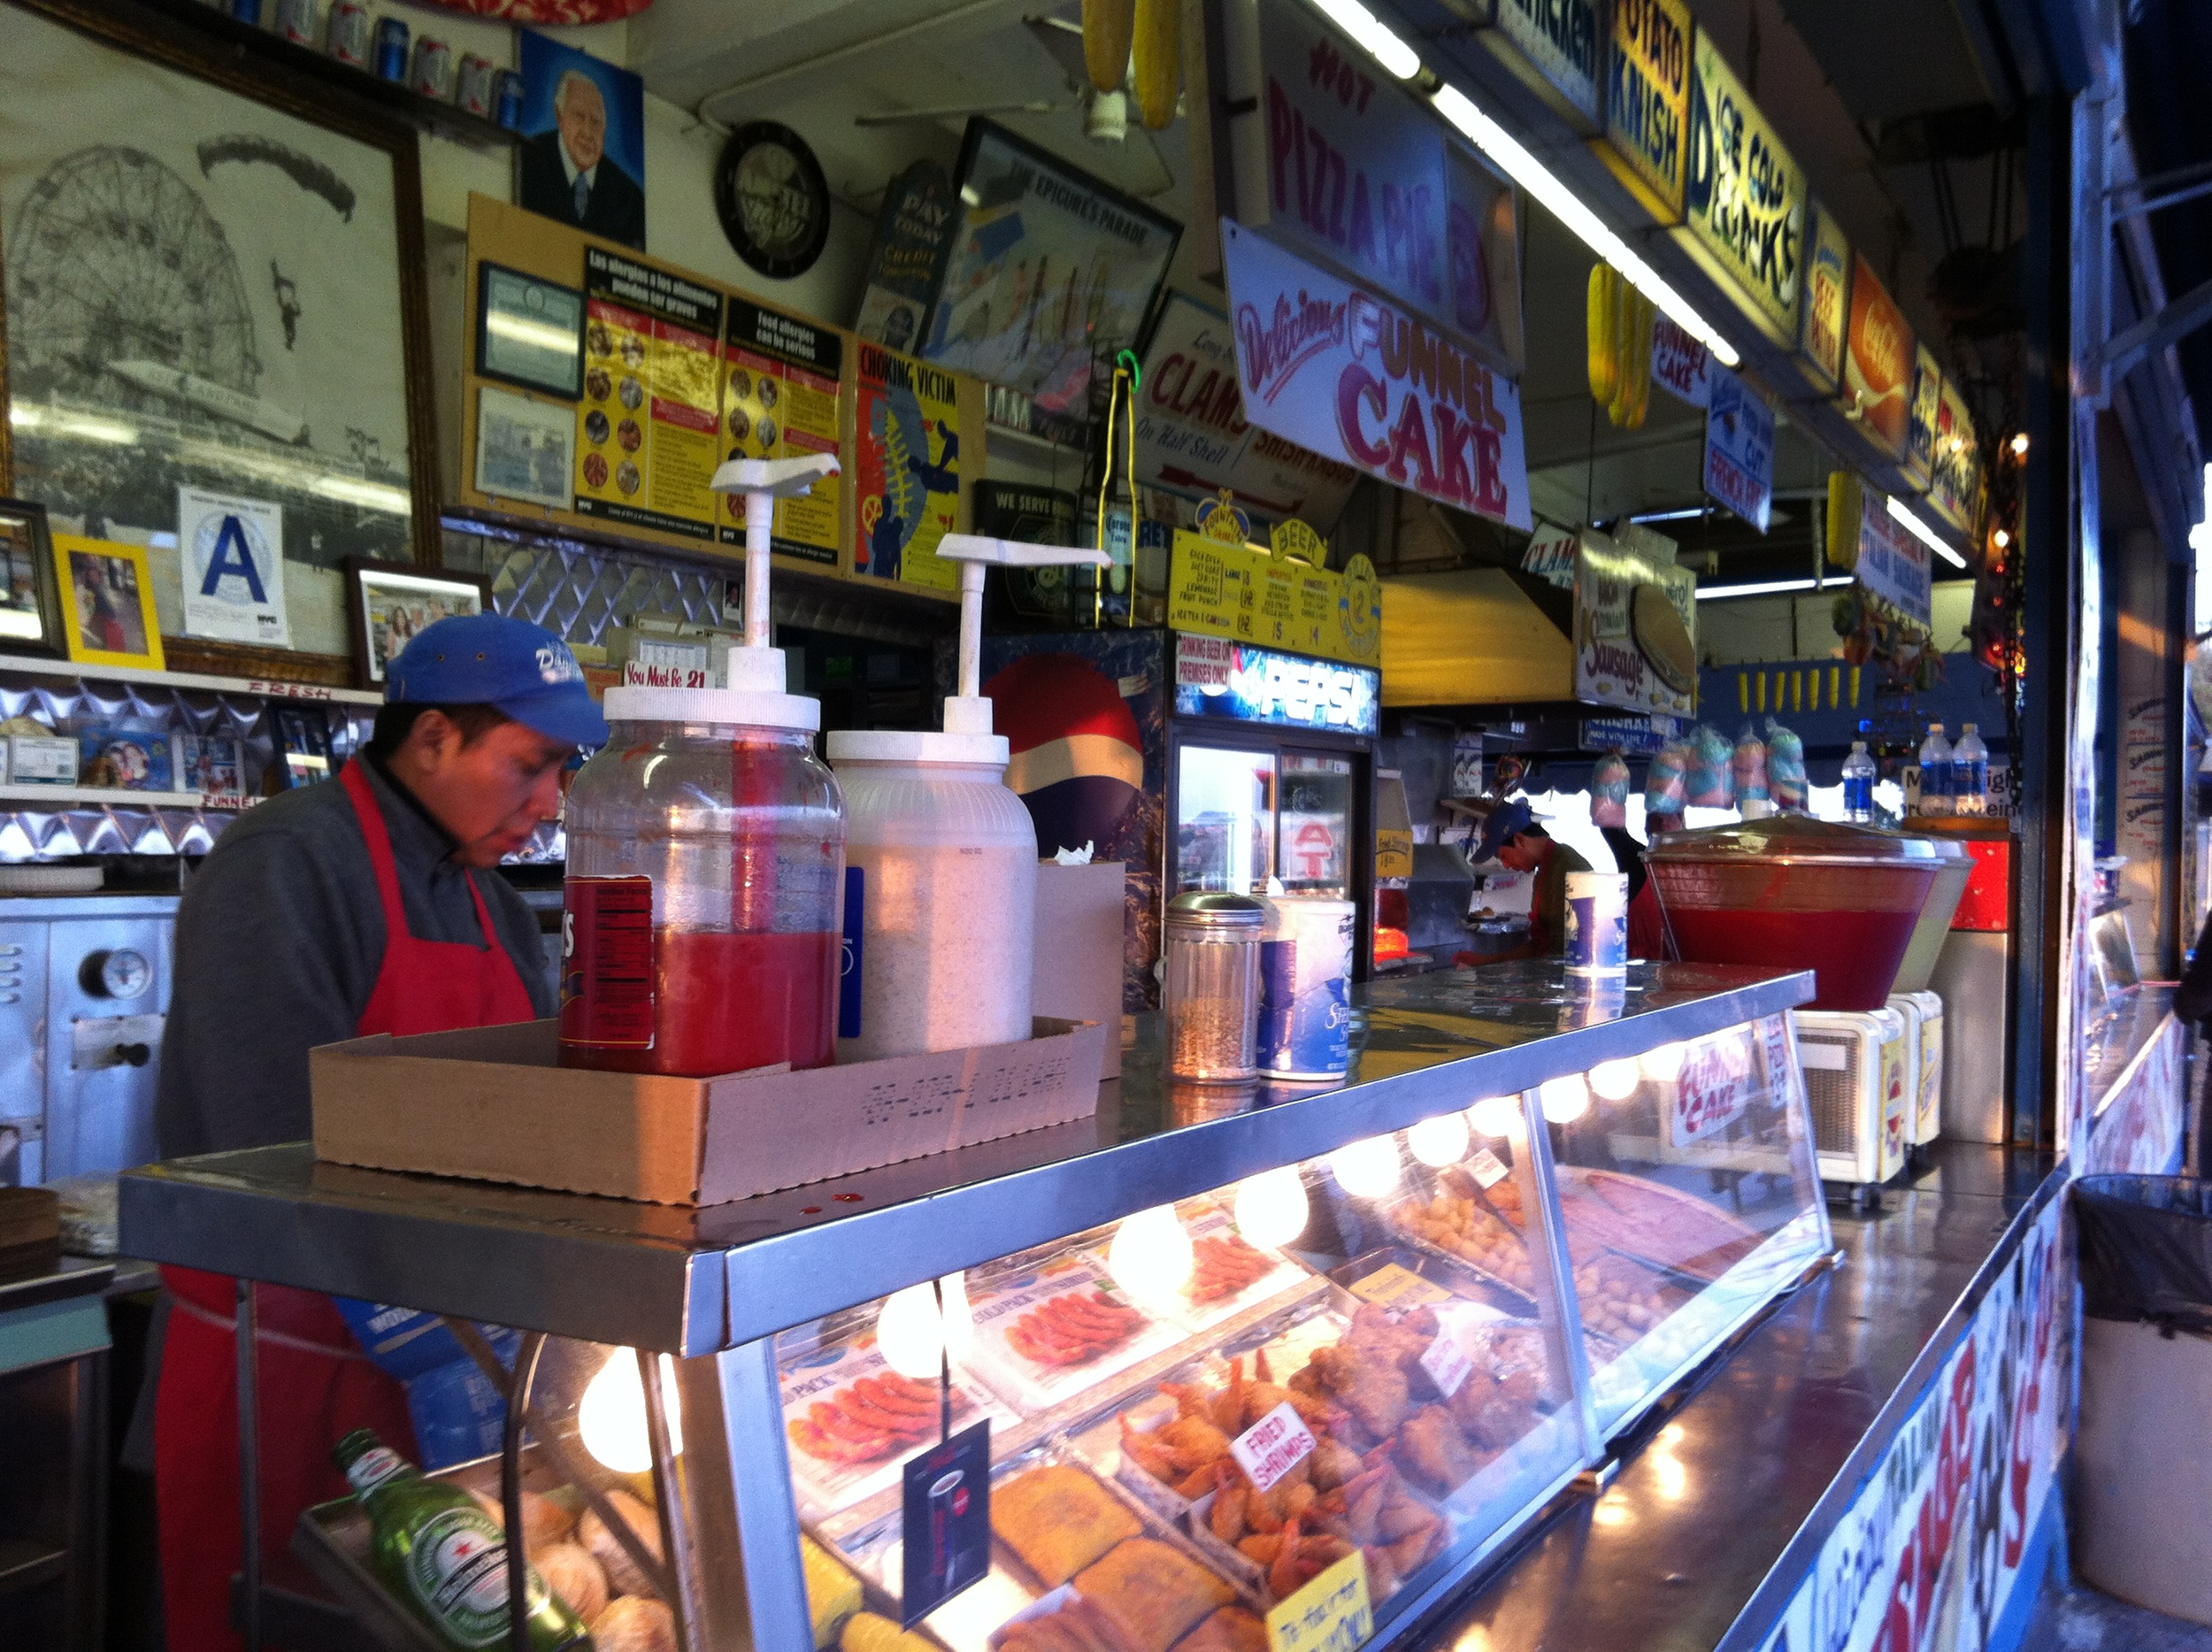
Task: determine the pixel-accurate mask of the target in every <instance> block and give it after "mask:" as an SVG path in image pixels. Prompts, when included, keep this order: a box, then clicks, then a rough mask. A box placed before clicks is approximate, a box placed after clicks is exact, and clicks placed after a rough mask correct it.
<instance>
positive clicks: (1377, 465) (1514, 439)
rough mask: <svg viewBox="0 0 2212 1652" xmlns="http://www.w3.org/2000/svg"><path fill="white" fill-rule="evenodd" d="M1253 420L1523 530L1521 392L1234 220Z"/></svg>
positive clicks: (1242, 358)
mask: <svg viewBox="0 0 2212 1652" xmlns="http://www.w3.org/2000/svg"><path fill="white" fill-rule="evenodd" d="M1221 233H1222V244H1223V251H1224V255H1225V259H1226V263H1227V267H1228V277H1229V303H1230V311H1231V323H1232V326H1233V328H1234V331H1235V337H1236V351H1237V365H1238V370H1239V373H1240V378H1241V380H1242V386H1243V391H1244V414H1245V417H1246V418H1247V419H1249V420H1250V421H1251V422H1252V423H1253V424H1255V425H1256V426H1259V427H1260V428H1261V429H1263V430H1268V431H1272V432H1273V433H1274V434H1277V435H1279V436H1280V437H1282V438H1283V439H1284V440H1285V441H1287V442H1296V443H1297V444H1298V445H1299V446H1301V447H1302V448H1306V449H1310V450H1311V451H1313V452H1315V453H1319V454H1322V455H1324V456H1325V457H1329V458H1334V459H1340V460H1342V461H1343V462H1344V463H1346V464H1348V465H1352V466H1353V467H1354V468H1355V469H1357V470H1361V471H1364V472H1366V473H1368V474H1369V475H1371V476H1376V477H1379V478H1381V479H1382V480H1385V481H1387V482H1391V483H1394V484H1395V485H1396V486H1398V487H1401V488H1411V489H1413V490H1414V491H1415V492H1416V493H1418V494H1422V495H1424V496H1426V497H1428V498H1431V499H1437V500H1440V501H1442V502H1443V503H1446V504H1450V505H1456V506H1458V507H1459V508H1460V509H1461V510H1463V511H1474V512H1476V513H1477V514H1479V515H1481V516H1486V517H1491V518H1494V519H1496V520H1498V521H1501V522H1503V523H1505V524H1506V525H1507V526H1510V527H1517V528H1520V529H1523V530H1524V531H1525V530H1527V529H1529V528H1531V527H1532V526H1534V522H1533V519H1532V517H1531V515H1530V511H1529V502H1528V460H1527V453H1526V449H1525V445H1524V436H1523V431H1522V425H1521V390H1520V387H1519V386H1518V385H1517V384H1515V383H1514V382H1513V381H1512V380H1510V379H1508V378H1506V377H1505V376H1504V375H1502V374H1501V373H1496V372H1494V371H1493V370H1492V369H1491V368H1489V367H1488V366H1486V365H1484V364H1483V363H1482V362H1481V361H1479V359H1478V358H1477V357H1474V356H1473V355H1471V353H1469V352H1468V351H1466V350H1463V349H1462V348H1461V347H1460V346H1459V345H1458V344H1456V343H1455V342H1453V341H1452V340H1450V339H1449V338H1448V337H1447V336H1446V335H1444V334H1441V333H1440V332H1439V331H1438V330H1437V329H1436V328H1435V327H1433V326H1432V325H1430V324H1427V323H1425V322H1424V321H1422V320H1421V319H1418V318H1417V317H1415V316H1413V315H1410V314H1409V313H1408V312H1406V311H1404V310H1403V309H1402V308H1400V307H1399V306H1398V305H1396V304H1392V303H1390V302H1388V301H1386V300H1385V299H1382V298H1379V297H1377V296H1374V295H1373V294H1371V293H1369V292H1367V291H1365V290H1363V289H1362V288H1357V287H1354V286H1352V285H1350V284H1349V283H1348V282H1345V281H1343V280H1339V279H1338V278H1337V277H1335V276H1333V275H1329V274H1325V273H1323V272H1322V271H1320V270H1317V269H1316V268H1314V267H1313V266H1312V265H1309V264H1306V263H1303V262H1302V261H1301V260H1300V259H1297V258H1294V257H1292V256H1291V255H1290V254H1288V253H1286V252H1284V251H1282V250H1279V249H1278V248H1276V247H1274V246H1273V245H1271V244H1270V243H1269V242H1266V241H1264V240H1263V239H1262V238H1261V237H1259V236H1258V235H1256V234H1253V233H1252V232H1251V231H1249V230H1248V229H1246V228H1244V227H1241V226H1240V225H1238V224H1235V223H1233V222H1229V221H1227V220H1225V221H1224V222H1223V224H1222V227H1221Z"/></svg>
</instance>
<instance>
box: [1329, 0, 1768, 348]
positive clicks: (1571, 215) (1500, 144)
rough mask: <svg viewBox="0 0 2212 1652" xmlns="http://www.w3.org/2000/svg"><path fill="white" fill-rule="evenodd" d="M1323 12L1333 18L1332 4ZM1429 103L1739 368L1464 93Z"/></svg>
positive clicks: (1444, 92)
mask: <svg viewBox="0 0 2212 1652" xmlns="http://www.w3.org/2000/svg"><path fill="white" fill-rule="evenodd" d="M1334 4H1335V5H1348V4H1353V0H1334ZM1329 9H1330V11H1331V12H1332V15H1333V14H1334V7H1333V5H1332V6H1330V7H1329ZM1385 32H1387V31H1385ZM1392 38H1393V39H1395V38H1396V36H1394V35H1393V36H1392ZM1369 50H1373V49H1372V48H1369ZM1408 55H1409V56H1410V54H1408ZM1384 66H1385V67H1388V66H1389V65H1387V64H1386V65H1384ZM1432 102H1433V103H1434V104H1435V105H1436V112H1437V113H1438V114H1440V115H1441V116H1443V117H1444V119H1447V120H1448V121H1450V122H1451V123H1452V125H1453V126H1455V127H1458V128H1459V130H1460V131H1462V132H1463V133H1465V134H1467V136H1468V137H1469V138H1470V139H1471V140H1472V141H1473V142H1474V145H1475V147H1476V148H1477V149H1479V150H1482V152H1483V153H1484V154H1486V155H1487V156H1489V158H1491V159H1492V160H1494V161H1495V162H1497V164H1498V165H1499V166H1500V167H1501V168H1502V169H1503V171H1504V173H1505V174H1506V176H1507V177H1509V178H1510V179H1512V180H1513V181H1514V182H1516V183H1517V184H1519V185H1520V186H1521V188H1524V189H1525V190H1527V191H1528V192H1529V193H1530V194H1531V195H1532V196H1535V197H1536V198H1537V200H1539V201H1540V202H1542V203H1543V204H1544V207H1545V209H1546V210H1547V211H1549V212H1550V213H1551V215H1552V216H1553V217H1554V218H1556V219H1558V220H1559V221H1560V222H1561V223H1563V224H1564V225H1565V226H1566V227H1568V228H1569V229H1571V230H1572V231H1573V232H1574V233H1575V234H1576V235H1577V236H1578V237H1579V238H1580V239H1581V240H1582V242H1583V243H1584V244H1585V245H1586V246H1587V247H1588V248H1589V249H1590V250H1591V251H1593V252H1594V253H1596V254H1597V255H1598V257H1601V258H1603V259H1604V260H1605V261H1606V262H1607V263H1608V264H1609V265H1612V266H1613V267H1614V268H1615V269H1617V270H1618V271H1619V272H1620V273H1621V274H1622V275H1623V276H1624V277H1625V278H1626V279H1627V280H1628V283H1629V285H1630V286H1632V287H1633V288H1635V289H1636V290H1637V291H1638V292H1640V293H1641V294H1643V296H1645V297H1647V298H1648V299H1650V300H1651V302H1652V303H1653V304H1656V305H1658V306H1659V308H1660V310H1661V311H1663V312H1664V313H1665V314H1666V315H1667V317H1668V318H1669V319H1671V320H1672V321H1673V322H1674V323H1675V325H1676V326H1678V327H1680V328H1681V329H1682V330H1683V331H1684V332H1686V333H1687V334H1689V335H1690V336H1691V337H1692V338H1694V339H1696V340H1697V341H1698V342H1700V343H1701V344H1703V345H1704V346H1705V348H1706V349H1708V350H1711V351H1712V352H1713V356H1714V358H1715V359H1716V360H1717V361H1718V362H1719V363H1720V364H1721V365H1723V366H1724V367H1733V366H1737V365H1740V363H1741V362H1742V360H1743V357H1740V356H1739V355H1738V354H1737V353H1736V347H1735V346H1734V345H1732V344H1731V343H1730V342H1728V341H1727V340H1726V339H1724V338H1723V337H1722V336H1721V335H1720V334H1719V332H1718V331H1717V330H1716V329H1715V327H1713V325H1712V324H1711V323H1710V322H1709V321H1708V320H1706V319H1705V318H1704V317H1703V316H1701V315H1700V314H1698V312H1697V311H1694V310H1693V309H1692V308H1691V307H1690V306H1689V304H1688V303H1687V302H1686V301H1685V300H1684V298H1683V296H1682V295H1681V294H1679V293H1678V292H1676V291H1675V290H1674V288H1671V287H1670V286H1668V285H1667V283H1666V282H1665V281H1664V280H1661V279H1660V276H1659V273H1658V272H1657V271H1655V270H1654V269H1653V268H1652V267H1651V265H1648V264H1646V263H1645V262H1644V261H1643V259H1641V258H1640V257H1637V256H1636V254H1635V253H1633V252H1632V251H1630V250H1629V247H1628V243H1627V242H1624V241H1623V240H1622V239H1621V238H1620V236H1619V235H1617V234H1615V233H1614V232H1613V231H1612V230H1611V229H1609V228H1608V227H1606V225H1605V223H1604V222H1603V220H1601V219H1600V218H1599V217H1598V215H1597V214H1596V213H1594V212H1593V211H1591V210H1590V209H1589V208H1588V207H1586V206H1585V205H1584V204H1582V202H1581V201H1580V200H1579V199H1578V197H1577V196H1575V194H1574V192H1573V191H1572V190H1571V189H1569V188H1568V187H1567V186H1566V185H1565V184H1563V183H1562V182H1560V181H1559V180H1558V179H1556V178H1555V177H1554V176H1552V174H1551V173H1550V171H1549V170H1548V168H1547V167H1546V166H1545V165H1544V164H1543V163H1542V162H1541V161H1540V160H1538V159H1537V158H1536V157H1535V156H1533V155H1532V154H1531V153H1530V152H1529V151H1528V150H1527V149H1526V148H1525V147H1524V146H1523V145H1522V143H1521V142H1520V141H1519V140H1518V139H1517V138H1515V137H1514V136H1513V135H1512V134H1510V133H1509V132H1508V131H1507V130H1506V129H1505V128H1504V127H1502V126H1500V125H1499V124H1498V123H1497V122H1496V121H1494V120H1493V119H1491V118H1490V117H1489V116H1488V115H1486V114H1485V113H1483V111H1481V110H1479V109H1478V108H1477V107H1476V106H1475V105H1474V104H1472V103H1471V102H1470V101H1469V100H1468V97H1467V96H1466V94H1465V93H1463V92H1462V91H1461V90H1460V89H1459V88H1457V87H1455V86H1447V87H1444V88H1441V89H1440V91H1438V92H1437V94H1436V96H1435V97H1434V98H1433V99H1432Z"/></svg>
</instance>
